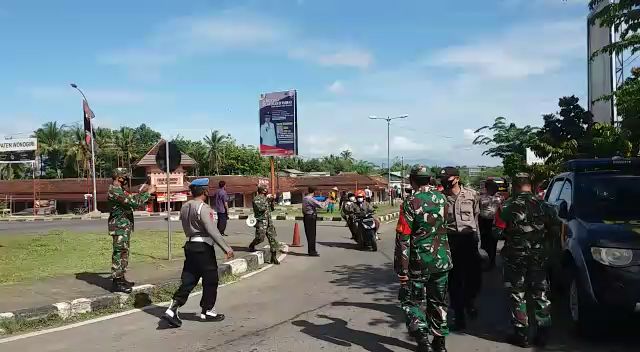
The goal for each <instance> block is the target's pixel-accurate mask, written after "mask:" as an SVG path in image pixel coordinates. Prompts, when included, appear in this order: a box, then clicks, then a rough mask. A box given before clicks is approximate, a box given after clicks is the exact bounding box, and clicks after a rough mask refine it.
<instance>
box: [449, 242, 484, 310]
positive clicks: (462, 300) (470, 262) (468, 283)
mask: <svg viewBox="0 0 640 352" xmlns="http://www.w3.org/2000/svg"><path fill="white" fill-rule="evenodd" d="M449 247H450V248H451V257H452V258H451V259H452V260H453V269H452V270H451V272H450V273H449V296H450V298H451V307H452V308H453V310H454V311H455V312H456V314H464V309H465V308H466V307H470V306H472V305H473V303H474V300H475V299H476V297H477V296H478V294H479V293H480V288H481V286H482V261H481V259H480V253H479V252H478V240H477V239H476V236H475V235H474V234H468V233H466V234H461V233H453V234H451V233H449Z"/></svg>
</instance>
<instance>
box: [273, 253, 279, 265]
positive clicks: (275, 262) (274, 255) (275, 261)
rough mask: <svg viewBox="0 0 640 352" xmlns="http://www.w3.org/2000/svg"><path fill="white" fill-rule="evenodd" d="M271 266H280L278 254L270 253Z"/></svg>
mask: <svg viewBox="0 0 640 352" xmlns="http://www.w3.org/2000/svg"><path fill="white" fill-rule="evenodd" d="M271 264H275V265H280V261H279V260H278V252H273V251H272V252H271Z"/></svg>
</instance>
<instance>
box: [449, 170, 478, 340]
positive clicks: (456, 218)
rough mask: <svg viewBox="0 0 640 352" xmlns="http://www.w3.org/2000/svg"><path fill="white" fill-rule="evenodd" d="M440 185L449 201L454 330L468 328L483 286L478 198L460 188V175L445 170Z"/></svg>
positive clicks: (469, 191) (456, 172) (475, 313)
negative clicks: (467, 324) (479, 244)
mask: <svg viewBox="0 0 640 352" xmlns="http://www.w3.org/2000/svg"><path fill="white" fill-rule="evenodd" d="M440 181H441V183H442V186H443V188H444V194H445V196H446V197H447V204H448V211H447V214H446V217H447V233H448V235H449V245H450V247H451V256H452V260H453V269H452V270H451V273H450V275H449V295H450V298H451V306H452V308H453V310H454V314H455V325H454V329H455V330H458V331H459V330H464V329H465V328H466V315H469V317H471V318H472V319H475V318H476V317H477V315H478V311H477V309H476V307H475V302H474V301H475V299H476V297H477V295H478V293H479V291H480V286H481V282H482V260H481V257H480V252H479V250H478V216H479V214H480V205H479V197H478V194H477V192H476V191H474V190H472V189H470V188H466V187H464V186H463V185H462V184H460V171H459V170H458V169H457V168H455V167H445V168H444V169H442V170H441V171H440Z"/></svg>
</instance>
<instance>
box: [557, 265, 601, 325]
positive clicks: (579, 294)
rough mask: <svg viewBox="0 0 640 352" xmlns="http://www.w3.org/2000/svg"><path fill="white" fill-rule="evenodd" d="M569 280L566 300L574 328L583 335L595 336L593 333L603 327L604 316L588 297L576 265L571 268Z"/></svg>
mask: <svg viewBox="0 0 640 352" xmlns="http://www.w3.org/2000/svg"><path fill="white" fill-rule="evenodd" d="M567 282H568V286H567V300H566V302H567V308H568V312H569V318H570V320H571V323H572V325H573V328H574V330H575V332H576V333H578V334H579V335H581V336H585V337H588V336H594V335H593V334H594V333H597V331H598V330H599V328H600V327H602V320H601V318H602V317H601V316H600V315H599V314H598V309H597V307H595V306H594V305H593V304H591V303H590V302H589V300H588V299H587V293H586V292H585V290H584V288H583V287H584V285H582V283H581V281H580V279H579V277H578V271H577V269H576V268H575V266H572V267H571V269H570V270H569V275H568V280H567Z"/></svg>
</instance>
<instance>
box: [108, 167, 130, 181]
mask: <svg viewBox="0 0 640 352" xmlns="http://www.w3.org/2000/svg"><path fill="white" fill-rule="evenodd" d="M111 177H112V178H113V179H114V180H115V179H118V178H128V177H129V170H127V169H125V168H124V167H117V168H115V169H113V172H112V174H111Z"/></svg>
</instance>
